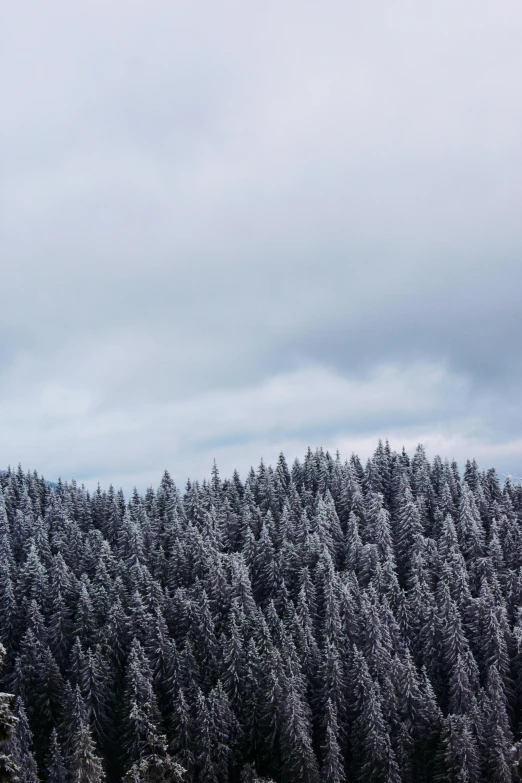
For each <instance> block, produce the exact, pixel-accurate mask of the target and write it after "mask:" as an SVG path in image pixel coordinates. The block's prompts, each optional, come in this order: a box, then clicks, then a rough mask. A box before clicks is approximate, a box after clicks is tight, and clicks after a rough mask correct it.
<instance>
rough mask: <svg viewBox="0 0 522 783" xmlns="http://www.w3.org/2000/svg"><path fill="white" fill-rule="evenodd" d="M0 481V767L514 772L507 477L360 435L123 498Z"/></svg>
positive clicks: (63, 781) (196, 778)
mask: <svg viewBox="0 0 522 783" xmlns="http://www.w3.org/2000/svg"><path fill="white" fill-rule="evenodd" d="M0 486H1V493H0V641H1V642H2V644H3V645H4V647H5V648H6V651H7V652H6V656H5V660H4V663H3V669H2V674H1V677H2V680H1V686H2V690H3V691H5V692H7V693H10V694H12V700H11V705H12V706H11V709H12V711H13V713H14V716H15V718H16V722H15V723H14V728H13V729H12V731H11V736H10V738H9V739H4V741H3V742H2V747H1V749H0V755H1V757H2V758H4V759H8V760H9V765H10V768H11V769H12V770H13V772H12V779H13V780H16V781H20V783H22V782H23V783H35V781H48V783H96V782H97V781H102V780H105V781H107V782H108V783H109V782H110V783H113V782H114V783H116V782H117V781H125V783H131V782H132V783H139V782H140V781H143V783H145V782H146V781H179V782H181V781H186V783H228V782H229V781H230V782H231V783H236V782H239V781H241V782H242V783H254V781H257V783H261V781H265V783H266V781H269V780H272V781H277V782H278V783H316V782H319V781H320V782H321V783H343V781H347V783H349V782H350V781H360V782H361V783H431V782H432V781H433V782H434V783H435V782H436V781H437V782H438V781H441V782H442V781H448V783H453V782H454V781H455V782H456V781H460V782H461V783H490V782H491V783H507V782H508V781H510V782H511V781H514V780H517V779H520V772H519V771H517V770H518V767H517V757H518V756H519V755H520V754H519V739H520V731H521V727H522V612H521V606H522V486H520V485H519V484H518V483H517V482H514V481H511V480H510V479H509V478H508V479H507V480H505V481H503V482H501V481H500V480H499V477H498V475H497V474H496V472H495V470H493V469H490V470H487V471H485V472H484V471H481V470H479V468H478V466H477V464H476V462H475V461H468V462H467V463H466V465H465V467H464V468H463V471H462V474H461V473H459V468H458V466H457V464H456V463H454V462H453V463H448V462H447V461H443V460H442V459H440V458H439V457H436V458H435V459H434V460H433V461H429V460H428V459H427V457H426V454H425V451H424V449H423V448H422V447H421V446H419V447H418V449H417V450H416V452H415V454H413V455H410V456H409V455H408V454H407V453H406V452H405V451H403V452H402V453H396V452H393V451H391V450H390V448H389V446H388V444H387V443H386V444H385V445H383V444H382V443H381V442H379V445H378V447H377V449H376V451H375V453H374V455H373V457H372V458H371V459H369V460H368V461H367V463H366V464H365V465H363V464H362V463H361V461H360V460H359V458H358V457H357V456H355V455H353V456H352V457H351V458H350V460H348V461H346V462H343V461H342V460H341V459H340V457H339V455H337V456H336V457H332V456H331V455H330V454H329V453H327V452H326V453H325V452H324V451H323V450H322V449H318V450H316V451H315V452H312V451H310V450H309V451H308V453H307V454H306V456H305V458H304V460H302V461H298V460H296V461H295V462H294V464H293V465H292V466H289V465H288V464H287V463H286V461H285V458H284V456H283V455H281V456H280V458H279V459H278V461H277V464H276V465H275V467H268V466H266V465H265V464H263V463H261V464H260V466H259V467H258V469H257V470H256V471H254V470H251V471H250V473H249V474H248V476H247V477H246V480H245V481H242V480H241V479H240V477H239V475H238V474H237V473H234V475H233V476H232V477H231V478H230V479H225V480H223V479H222V478H221V477H220V475H219V472H218V469H217V468H216V466H214V468H213V470H212V472H211V475H210V477H209V479H208V480H205V481H203V482H201V483H200V482H190V481H189V482H187V484H186V486H185V487H183V488H182V489H178V488H177V487H176V485H175V483H174V481H173V480H172V478H171V477H170V475H169V474H168V473H167V472H165V474H164V475H163V477H162V479H161V482H160V484H159V487H158V488H157V490H153V489H149V490H147V491H146V492H145V494H144V495H140V494H139V493H138V492H137V491H134V492H133V493H132V494H131V496H130V497H129V498H125V496H124V494H123V493H122V492H121V491H115V490H114V489H113V488H112V487H109V488H108V490H106V491H102V490H101V489H100V488H98V490H96V491H95V492H93V493H89V492H88V491H87V490H86V489H85V488H84V487H83V486H79V485H78V484H77V483H76V482H74V481H71V482H70V483H64V482H62V481H59V482H58V483H57V484H56V485H53V486H51V485H49V483H48V482H46V481H45V480H44V479H43V478H42V477H41V476H39V475H38V474H36V473H24V471H23V470H22V468H20V467H19V468H18V469H16V470H13V469H9V470H7V471H4V472H2V473H1V474H0ZM2 698H3V699H4V702H5V697H2ZM4 702H2V705H3V706H2V711H3V712H5V707H6V705H5V703H4ZM518 761H519V759H518Z"/></svg>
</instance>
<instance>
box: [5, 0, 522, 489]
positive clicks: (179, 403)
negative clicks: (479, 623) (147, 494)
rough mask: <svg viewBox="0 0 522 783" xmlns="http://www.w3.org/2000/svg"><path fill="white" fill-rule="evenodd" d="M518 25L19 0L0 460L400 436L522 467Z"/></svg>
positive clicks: (413, 12) (131, 477)
mask: <svg viewBox="0 0 522 783" xmlns="http://www.w3.org/2000/svg"><path fill="white" fill-rule="evenodd" d="M521 34H522V11H521V9H520V6H519V5H518V4H517V3H514V2H509V3H505V4H504V5H503V6H502V7H501V8H492V7H491V4H490V3H487V2H485V0H479V1H478V2H476V1H475V2H473V3H472V2H471V0H469V1H468V0H466V2H464V3H463V4H460V5H459V7H458V8H456V7H455V5H454V4H452V3H450V2H449V1H448V0H443V2H441V3H438V4H436V5H433V7H429V8H427V7H426V8H424V7H419V5H418V4H415V3H413V2H406V1H404V0H402V1H401V2H397V3H395V4H392V5H388V6H385V5H383V4H382V3H377V2H373V1H370V2H367V3H364V4H363V3H358V2H353V3H349V4H346V3H341V2H334V1H333V0H331V1H328V2H326V3H323V4H321V6H320V7H319V6H318V5H317V4H313V3H307V2H305V3H303V2H299V3H298V2H290V3H286V4H284V6H281V4H278V3H275V1H274V2H271V0H270V1H269V2H267V3H263V4H262V6H259V5H255V4H248V3H247V4H245V3H239V2H232V1H231V2H226V3H224V4H220V5H219V7H218V6H216V5H215V4H210V3H195V4H194V3H190V4H189V3H184V2H180V3H174V4H172V3H166V2H159V0H156V1H155V2H152V3H148V4H146V5H145V4H140V3H137V2H130V3H125V4H123V3H120V2H119V1H118V2H115V3H111V4H110V7H109V6H107V5H106V4H102V3H101V2H100V3H98V2H94V3H91V4H89V5H88V6H85V7H83V8H81V7H78V6H77V7H74V6H71V5H70V4H66V3H64V2H61V1H60V2H51V3H49V4H45V7H44V6H41V7H35V6H33V5H32V4H30V3H26V2H22V3H20V4H17V5H16V6H12V7H11V8H10V9H8V10H7V12H6V14H5V19H4V20H3V30H2V32H1V34H0V35H1V40H0V73H1V74H2V93H1V94H2V116H3V122H2V124H1V126H0V150H1V152H0V156H1V157H0V167H1V174H2V177H1V182H0V237H1V240H2V258H3V261H2V277H1V279H2V290H3V297H2V308H1V310H0V329H1V331H2V348H1V351H0V401H1V403H2V407H3V410H4V414H3V415H2V417H1V419H0V421H1V422H2V424H1V429H0V434H1V435H2V439H1V441H2V444H3V445H2V447H0V457H1V458H2V461H3V462H7V461H11V462H17V461H18V460H22V461H23V463H24V464H25V465H27V466H28V467H29V466H30V467H33V466H34V467H37V468H38V469H39V470H42V471H44V472H45V473H46V474H47V475H49V476H51V477H52V476H55V475H56V474H57V473H61V474H62V475H64V476H69V475H71V474H74V475H76V477H77V478H80V479H82V478H84V479H86V480H88V481H89V482H94V481H95V480H97V479H98V478H100V479H102V480H104V481H106V480H109V479H112V480H114V481H115V482H118V481H121V482H123V483H124V485H125V486H126V487H129V486H131V485H132V483H133V482H134V481H136V482H138V483H143V482H144V481H148V480H153V479H154V476H155V475H156V472H159V471H160V470H161V469H162V468H163V467H164V466H165V465H168V467H169V468H170V469H171V470H172V472H173V473H174V474H176V472H177V471H179V472H180V473H181V475H182V479H184V478H185V474H186V473H187V471H191V472H193V473H194V475H200V476H201V475H203V474H205V473H206V472H207V469H208V466H209V464H210V462H211V459H212V457H213V455H214V454H216V455H221V458H222V460H223V462H224V465H226V466H229V467H230V466H233V465H234V464H237V465H238V467H240V468H243V469H244V468H245V467H247V466H248V465H249V464H250V463H251V462H256V461H257V460H258V459H259V457H260V456H261V453H263V454H264V455H265V457H266V456H267V455H271V454H272V455H273V454H277V451H278V450H279V449H280V448H282V447H284V446H285V445H286V446H287V448H288V449H289V450H290V451H291V452H292V453H291V455H290V456H292V457H293V456H295V455H296V454H298V453H299V452H300V451H302V450H303V449H304V448H306V446H307V445H308V444H309V443H310V444H311V445H315V444H319V443H322V444H323V445H328V446H329V447H331V448H334V449H335V448H336V446H337V445H343V444H344V446H345V448H347V449H348V450H349V451H351V448H352V446H350V444H354V446H353V447H355V446H356V445H357V444H359V447H360V448H361V449H362V450H363V451H365V450H368V449H369V450H370V451H371V450H372V448H373V447H372V448H370V445H369V444H370V443H374V442H375V439H376V438H377V437H379V436H380V435H382V436H386V435H389V436H390V437H392V438H393V439H395V440H396V443H397V447H400V446H401V445H402V442H403V441H404V442H406V443H415V441H416V440H418V439H425V440H427V441H428V442H430V443H432V444H433V448H434V449H437V448H439V447H440V448H441V449H442V450H446V451H447V456H449V457H452V456H458V457H463V456H473V455H474V454H477V455H481V456H482V457H483V459H484V460H486V461H489V462H495V463H497V464H499V465H500V464H502V465H503V466H506V470H507V466H508V463H509V464H511V465H512V467H513V472H517V471H518V472H522V445H520V438H521V437H522V415H521V414H520V413H519V411H518V408H519V406H518V402H517V395H518V388H519V385H520V381H521V376H522V360H521V358H520V356H521V354H520V350H519V346H518V343H519V330H520V315H519V312H520V306H519V298H520V293H519V292H520V290H522V264H521V263H520V255H521V250H522V230H521V225H520V216H519V212H520V203H521V202H522V151H521V148H520V143H519V139H520V136H521V134H522V94H521V93H522V53H521V51H520V45H519V43H520V37H521ZM383 373H391V375H390V377H392V378H393V383H392V384H391V386H392V389H391V391H390V395H391V402H390V400H389V399H388V396H387V390H388V387H389V385H390V380H389V377H388V376H386V375H383ZM434 377H435V378H436V379H437V380H436V382H434V381H433V378H434ZM424 378H426V379H427V383H428V387H430V388H426V384H425V383H424V380H423V379H424ZM383 379H384V380H383ZM432 383H433V389H432V388H431V384H432ZM379 384H381V385H382V384H384V386H383V388H380V389H377V386H378V385H379ZM393 384H395V386H394V385H393ZM401 384H402V385H401ZM323 386H324V388H323ZM309 389H313V395H311V394H309V393H308V390H309ZM354 389H359V390H361V389H362V390H363V396H362V398H361V400H362V401H361V400H359V397H357V395H356V397H357V400H359V401H358V402H357V406H358V407H356V410H357V415H352V408H353V399H352V398H353V394H354ZM398 389H400V392H399V391H398ZM278 390H279V391H278ZM281 390H284V393H283V391H281ZM278 394H281V395H282V396H281V399H280V400H279V401H278V399H279V398H278ZM307 394H308V396H306V395H307ZM303 395H304V397H303ZM351 395H352V396H351ZM373 395H375V397H374V396H373ZM345 398H346V399H345ZM399 398H402V399H404V400H408V404H407V405H406V406H401V405H400V404H399V402H400V399H399ZM398 399H399V401H398ZM372 400H376V402H372ZM216 401H217V402H216ZM391 403H393V404H391ZM325 410H326V412H327V413H328V415H326V416H325ZM216 423H219V426H216ZM517 444H518V445H517ZM466 450H467V451H466ZM235 460H236V461H237V462H235Z"/></svg>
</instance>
